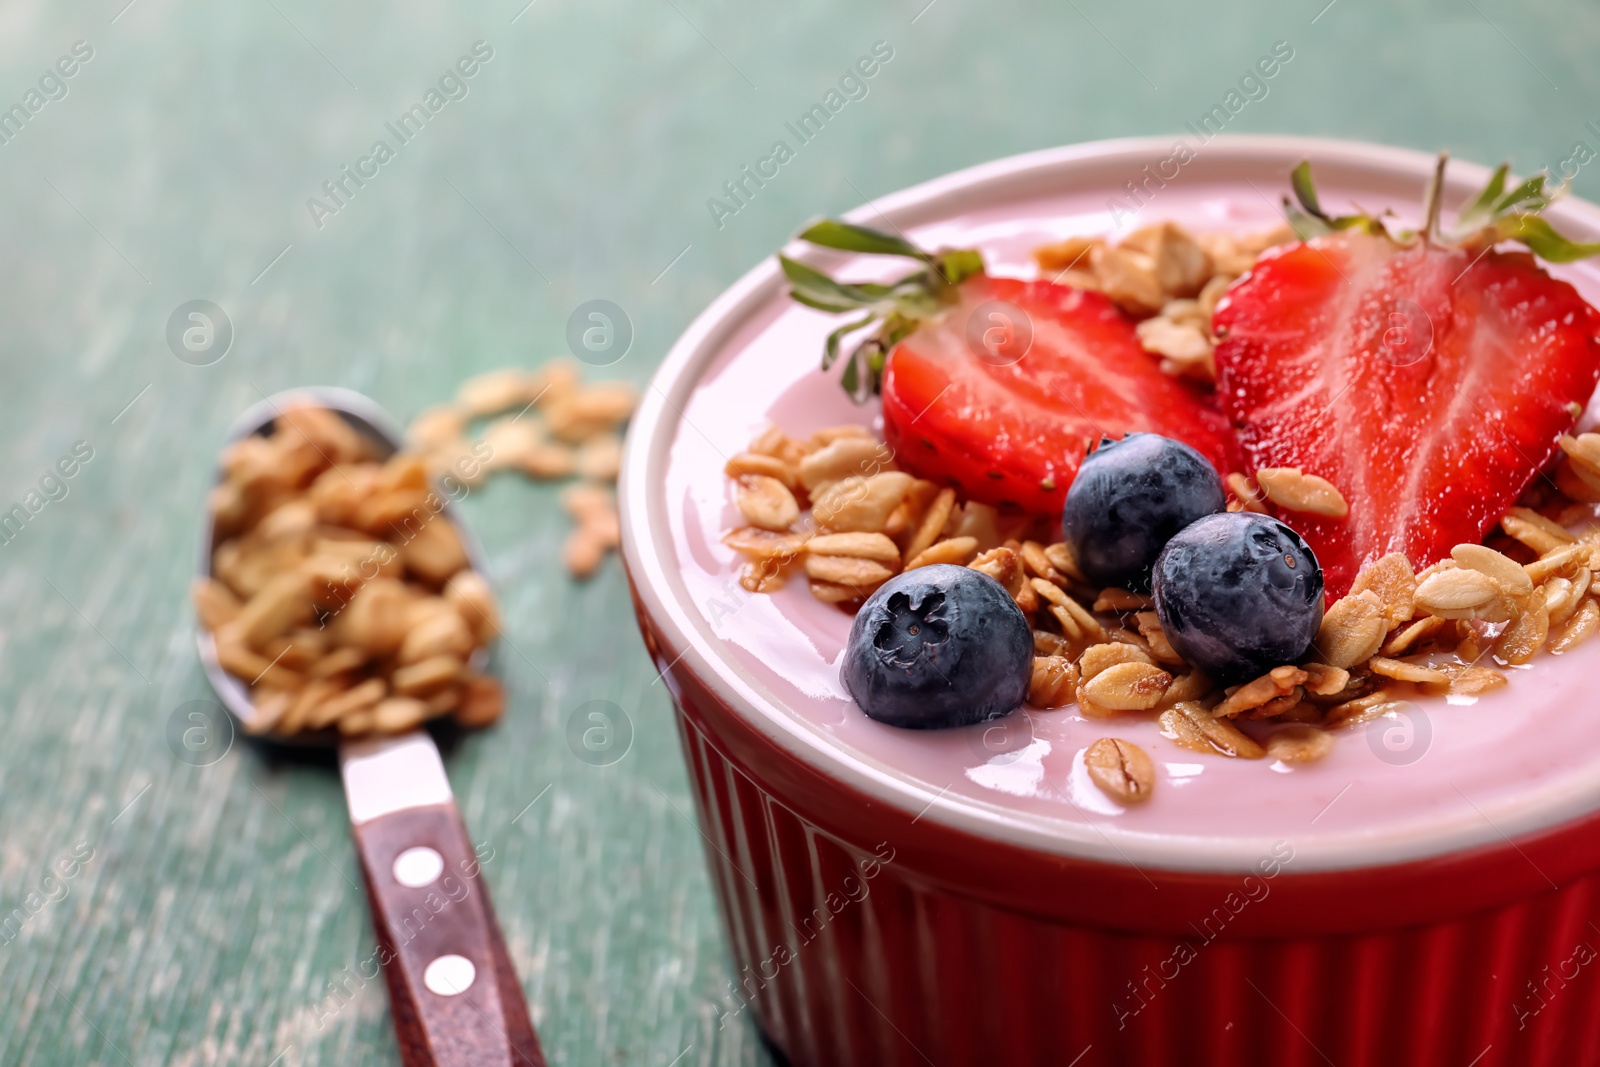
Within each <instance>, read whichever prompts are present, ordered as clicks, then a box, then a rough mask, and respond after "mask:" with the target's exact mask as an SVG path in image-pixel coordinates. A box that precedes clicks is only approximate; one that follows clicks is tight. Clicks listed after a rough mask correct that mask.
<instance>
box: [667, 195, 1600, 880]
mask: <svg viewBox="0 0 1600 1067" xmlns="http://www.w3.org/2000/svg"><path fill="white" fill-rule="evenodd" d="M1267 192H1268V193H1274V194H1275V193H1276V192H1277V190H1268V191H1267ZM1329 199H1330V200H1336V199H1337V193H1336V192H1335V193H1334V194H1333V195H1332V196H1330V198H1329ZM1280 217H1281V216H1280V215H1279V214H1278V210H1277V208H1276V206H1275V204H1273V203H1272V202H1271V201H1269V200H1268V199H1267V198H1266V194H1264V193H1262V192H1260V191H1258V190H1255V189H1252V188H1249V187H1246V188H1243V189H1242V190H1241V189H1239V188H1237V187H1234V188H1229V187H1220V186H1219V187H1210V188H1208V187H1206V186H1203V185H1197V186H1194V187H1191V188H1186V189H1178V188H1172V189H1168V190H1164V191H1163V194H1162V198H1161V199H1160V200H1158V201H1157V202H1156V203H1154V204H1152V205H1151V206H1149V207H1147V208H1146V209H1145V210H1144V212H1143V213H1142V215H1141V217H1140V218H1139V219H1138V220H1137V223H1125V224H1124V227H1123V230H1122V232H1126V230H1127V229H1128V228H1130V226H1131V225H1135V224H1143V223H1146V222H1152V221H1157V220H1159V219H1163V218H1170V219H1176V220H1178V221H1180V222H1183V223H1184V224H1186V225H1188V226H1190V227H1191V228H1192V229H1194V230H1197V231H1203V230H1238V231H1241V232H1242V231H1249V230H1255V229H1261V228H1265V227H1268V226H1271V225H1274V224H1275V223H1276V222H1277V221H1278V220H1279V218H1280ZM1114 229H1115V228H1114V226H1113V220H1112V218H1111V217H1110V215H1109V214H1108V213H1107V212H1106V210H1105V206H1104V200H1103V198H1102V199H1098V200H1097V199H1095V198H1090V197H1077V198H1067V197H1062V198H1057V199H1050V200H1042V201H1037V202H1033V203H1030V204H1026V205H1024V206H1022V207H1019V206H1017V205H1014V204H1013V205H1009V206H1008V207H1006V208H1005V209H1003V210H1002V209H996V210H993V211H988V212H979V213H974V214H971V215H968V216H964V217H961V218H959V219H955V220H952V221H947V222H943V223H939V224H937V225H931V226H926V227H923V228H921V229H918V230H916V231H914V232H912V233H911V234H910V235H909V236H911V237H912V239H913V240H915V241H917V242H918V243H919V244H921V245H923V246H924V247H930V246H940V245H961V246H977V247H979V248H981V250H982V251H983V253H984V257H985V260H986V262H987V263H988V264H989V268H990V270H991V271H992V272H994V273H997V274H1010V275H1014V276H1019V277H1031V276H1034V273H1035V272H1034V268H1033V266H1032V262H1031V260H1030V258H1029V251H1030V250H1031V249H1032V248H1033V247H1035V246H1036V245H1039V244H1042V243H1045V242H1047V241H1050V240H1053V239H1058V238H1059V237H1061V236H1063V235H1066V234H1096V233H1112V232H1113V231H1114ZM904 269H905V266H904V264H903V263H901V264H896V263H894V262H892V261H884V260H876V261H874V260H859V261H853V262H851V263H850V264H849V265H848V266H847V268H846V273H847V274H848V275H849V276H850V277H851V278H853V279H868V278H881V277H885V276H889V275H892V274H894V273H896V272H900V271H904ZM1558 273H1559V274H1561V276H1563V277H1565V278H1567V279H1568V280H1570V281H1572V282H1573V283H1574V284H1576V285H1577V286H1578V287H1579V289H1580V290H1581V291H1583V292H1584V294H1585V296H1586V297H1587V298H1588V299H1590V300H1591V302H1600V273H1597V272H1596V271H1595V270H1594V269H1593V268H1592V267H1584V266H1580V267H1576V268H1566V269H1562V270H1560V271H1559V272H1558ZM835 325H837V322H836V320H835V318H834V317H833V316H829V315H825V314H822V313H820V312H815V311H812V310H810V309H806V308H801V307H798V306H795V305H791V304H788V303H786V302H784V301H782V300H780V299H774V300H770V301H768V302H767V303H766V304H764V305H763V306H762V307H761V309H760V311H759V313H758V314H755V315H753V316H750V317H748V318H747V319H746V320H745V322H744V323H743V325H742V327H741V328H740V329H739V330H737V331H736V332H735V333H734V334H733V336H732V337H731V339H730V340H729V341H728V342H727V343H726V344H724V345H723V346H722V348H721V350H720V351H719V352H718V353H717V355H716V358H715V359H714V360H713V361H712V363H711V364H710V366H709V368H708V370H707V371H706V373H704V374H703V375H702V377H701V378H700V380H699V382H698V384H697V386H696V387H695V389H694V391H693V392H692V394H691V395H690V397H689V399H688V403H687V404H686V405H685V406H684V407H683V409H682V413H681V419H680V420H679V425H678V427H677V432H676V437H675V441H674V443H673V446H672V451H671V456H670V460H669V462H668V464H667V466H666V478H665V486H664V501H665V508H666V514H667V522H668V526H669V528H670V529H669V532H668V534H669V536H668V546H669V551H670V552H671V553H672V554H674V555H675V557H676V558H675V561H674V562H675V564H676V566H677V567H678V568H679V573H680V574H681V579H682V582H683V584H684V587H685V589H686V590H687V594H688V595H687V602H688V610H689V611H690V612H692V613H696V614H697V615H698V618H697V619H696V620H695V622H696V624H697V625H696V628H697V629H699V630H701V631H702V632H703V633H706V634H709V635H710V636H711V638H712V641H713V644H714V645H715V647H716V649H717V654H718V655H719V656H720V657H721V659H722V660H723V664H724V666H725V667H726V668H727V669H730V670H732V671H733V672H735V673H736V674H737V675H738V676H739V678H740V679H741V681H742V682H743V683H744V684H746V685H748V686H749V687H751V688H752V689H753V690H754V691H756V692H757V693H759V695H760V697H761V699H762V701H763V702H764V703H765V704H766V705H768V707H767V708H766V709H764V713H765V714H772V715H778V716H783V717H786V718H787V719H788V720H789V725H797V726H798V727H799V728H800V729H801V730H802V731H804V732H808V733H810V734H812V735H814V736H815V737H817V738H820V739H822V741H823V742H824V743H825V744H826V745H829V746H835V747H836V748H837V749H838V750H840V751H841V752H843V753H845V754H847V755H848V756H850V757H851V758H852V760H854V761H858V762H859V764H861V765H865V766H867V767H869V768H871V769H873V770H875V771H877V772H880V773H882V774H884V775H888V776H890V777H891V778H892V779H894V780H896V781H899V782H903V783H909V784H910V785H912V786H915V787H916V789H914V790H913V792H914V793H916V795H917V796H926V797H927V798H928V800H927V804H928V817H931V818H936V819H937V818H952V817H954V816H958V815H959V816H964V817H966V818H967V820H968V822H967V825H970V824H971V818H972V817H977V818H978V819H979V821H980V823H984V822H986V823H987V824H988V825H992V826H995V827H1000V828H1007V827H1009V828H1012V829H1015V828H1023V829H1024V830H1025V831H1026V832H1027V834H1028V836H1029V840H1031V841H1033V842H1035V843H1038V842H1040V841H1043V842H1045V843H1046V845H1045V846H1044V847H1049V843H1050V842H1052V841H1054V842H1059V845H1060V848H1061V850H1063V851H1069V852H1076V853H1082V854H1087V855H1094V856H1102V857H1107V858H1120V859H1121V860H1124V861H1128V862H1134V863H1143V862H1153V863H1156V864H1159V865H1170V866H1175V867H1196V866H1198V867H1206V866H1209V865H1210V864H1211V859H1210V857H1232V860H1230V861H1228V862H1229V863H1233V862H1234V861H1237V863H1238V864H1239V865H1241V866H1242V865H1247V859H1246V858H1247V857H1249V856H1250V855H1252V854H1257V855H1259V854H1263V853H1264V852H1266V851H1267V850H1268V849H1270V848H1271V847H1272V844H1273V843H1274V842H1276V841H1282V840H1288V841H1291V842H1292V843H1293V844H1294V846H1295V848H1296V855H1297V857H1298V858H1297V860H1296V865H1297V866H1298V867H1300V868H1318V867H1343V866H1351V865H1359V864H1365V863H1374V862H1385V861H1389V860H1394V859H1400V858H1406V857H1414V856H1417V855H1425V854H1429V853H1430V852H1438V851H1445V850H1449V849H1454V848H1460V847H1465V846H1470V845H1472V844H1475V843H1485V844H1486V843H1490V842H1499V841H1502V840H1503V837H1502V835H1515V834H1517V833H1519V832H1526V831H1527V830H1529V829H1532V828H1534V827H1536V826H1537V825H1540V824H1541V823H1548V822H1549V821H1550V815H1549V813H1550V811H1551V810H1552V808H1553V807H1555V808H1561V809H1562V810H1564V811H1566V812H1568V813H1569V814H1576V813H1578V812H1581V811H1582V810H1585V809H1586V808H1591V807H1594V806H1596V804H1597V803H1600V701H1597V699H1596V695H1595V694H1596V681H1597V668H1600V639H1596V640H1593V641H1591V642H1590V643H1588V644H1585V645H1580V646H1579V647H1578V648H1577V649H1575V650H1574V651H1572V652H1571V653H1568V654H1566V655H1562V656H1553V655H1550V654H1548V653H1542V654H1541V655H1540V656H1539V657H1538V658H1537V659H1536V660H1535V662H1534V663H1532V664H1530V665H1528V666H1527V667H1523V668H1512V669H1509V670H1508V673H1509V674H1510V677H1511V681H1510V684H1509V685H1507V686H1505V687H1503V688H1501V689H1499V690H1496V691H1494V692H1491V693H1489V694H1486V695H1483V696H1481V697H1478V698H1448V699H1447V698H1443V697H1439V698H1419V699H1418V700H1416V701H1415V702H1414V704H1412V705H1411V710H1410V711H1409V712H1408V713H1406V714H1403V715H1396V716H1391V717H1388V718H1382V719H1378V720H1376V721H1374V722H1372V723H1370V724H1367V725H1364V726H1360V727H1356V728H1353V729H1347V730H1340V731H1337V732H1336V737H1337V743H1336V744H1335V746H1334V748H1333V751H1332V753H1331V755H1329V756H1328V757H1327V758H1325V759H1323V760H1322V761H1320V762H1318V763H1314V764H1310V765H1298V766H1290V765H1287V764H1283V763H1276V762H1273V761H1271V760H1239V759H1227V758H1224V757H1220V756H1213V755H1206V754H1200V753H1196V752H1192V751H1188V750H1186V749H1183V748H1180V747H1178V746H1177V745H1176V744H1174V743H1173V742H1172V741H1170V740H1168V739H1166V738H1164V737H1163V736H1161V734H1160V732H1159V730H1158V728H1157V725H1156V723H1155V721H1154V716H1153V715H1138V716H1124V717H1121V718H1118V719H1114V720H1109V721H1107V720H1089V719H1085V718H1084V717H1083V716H1081V715H1079V714H1078V712H1077V710H1076V708H1075V707H1068V708H1066V709H1062V710H1056V711H1036V710H1033V709H1031V708H1024V709H1023V710H1021V711H1019V712H1017V713H1015V714H1014V715H1012V716H1010V717H1009V718H1007V719H1003V720H999V721H996V722H994V723H990V724H986V725H982V726H974V727H968V728H961V729H953V730H939V731H911V730H903V729H897V728H894V727H890V726H884V725H880V724H878V723H876V722H873V721H872V720H870V719H868V718H867V717H866V716H865V715H864V714H862V712H861V711H860V709H859V708H857V707H856V706H855V704H854V703H853V702H852V701H851V699H850V698H849V696H848V695H847V694H846V693H845V691H844V689H843V687H842V685H841V683H840V681H839V669H838V667H839V661H840V657H841V654H842V650H843V646H844V642H845V640H846V637H847V634H848V632H849V628H850V623H851V617H850V616H849V615H847V614H845V613H844V612H842V611H840V610H839V609H838V608H835V607H832V606H829V605H826V604H822V603H819V602H818V601H816V600H813V599H812V597H811V596H810V594H809V592H808V591H807V589H806V583H805V581H804V579H803V577H797V578H796V579H794V580H792V581H790V583H789V584H788V585H787V587H785V588H784V589H782V590H780V591H778V592H777V593H775V594H751V593H748V592H746V591H745V590H743V589H742V588H741V587H740V586H739V584H738V580H737V578H738V572H739V567H740V564H741V562H742V560H741V558H740V557H739V556H738V554H737V553H735V552H733V551H732V550H731V549H729V548H727V547H725V546H723V545H722V544H721V543H720V540H719V539H720V537H721V536H722V534H723V533H724V532H725V531H727V530H728V529H731V528H733V527H735V526H738V525H740V524H741V519H740V517H739V514H738V511H737V509H736V508H735V507H734V505H733V500H732V495H731V493H730V487H729V484H728V481H727V479H726V478H725V476H724V475H723V471H722V468H723V464H724V462H725V461H726V459H727V458H728V457H729V456H732V455H734V454H735V453H737V452H739V451H742V450H743V449H744V448H745V446H746V445H747V444H748V443H749V441H750V440H751V439H752V438H753V437H755V436H756V434H758V433H759V432H760V431H761V430H762V429H763V428H764V427H765V426H766V425H767V424H768V423H769V422H771V423H776V424H777V425H778V426H780V427H781V428H783V429H784V430H785V431H786V432H788V433H790V434H793V435H797V436H805V435H806V434H808V433H809V432H810V431H813V430H816V429H818V428H821V427H824V426H830V425H836V424H839V423H843V422H872V421H873V420H874V419H875V418H876V416H877V411H876V405H875V403H874V404H872V405H868V406H865V407H858V406H856V405H855V404H853V403H852V402H851V401H850V400H849V399H848V398H847V397H846V396H845V395H844V393H843V392H842V390H841V389H840V388H839V386H838V385H837V384H836V383H835V382H834V381H833V380H832V379H831V378H829V377H824V376H823V375H822V374H821V373H820V372H819V371H818V369H817V360H818V356H819V354H820V352H821V348H822V343H823V338H824V336H825V335H826V334H827V332H828V331H829V330H830V329H832V328H833V327H834V326H835ZM1106 736H1117V737H1122V738H1126V739H1128V740H1131V741H1134V742H1135V743H1137V744H1139V745H1140V746H1142V747H1143V748H1144V749H1145V750H1146V751H1147V752H1148V753H1149V754H1150V756H1151V758H1152V759H1153V761H1154V762H1155V765H1156V768H1157V775H1158V782H1157V785H1156V789H1155V791H1154V795H1153V796H1152V798H1151V799H1150V800H1149V801H1148V802H1147V803H1144V804H1141V805H1138V806H1135V807H1128V808H1124V807H1122V806H1121V805H1119V804H1117V803H1116V802H1114V801H1112V800H1111V799H1109V798H1108V797H1106V796H1105V795H1104V794H1102V793H1101V792H1100V791H1099V790H1098V789H1097V788H1095V786H1094V785H1093V784H1092V783H1091V782H1090V781H1089V780H1088V778H1087V777H1086V774H1085V771H1084V764H1083V751H1084V749H1085V747H1086V746H1087V745H1089V744H1090V743H1091V742H1093V741H1094V740H1096V739H1097V738H1100V737H1106Z"/></svg>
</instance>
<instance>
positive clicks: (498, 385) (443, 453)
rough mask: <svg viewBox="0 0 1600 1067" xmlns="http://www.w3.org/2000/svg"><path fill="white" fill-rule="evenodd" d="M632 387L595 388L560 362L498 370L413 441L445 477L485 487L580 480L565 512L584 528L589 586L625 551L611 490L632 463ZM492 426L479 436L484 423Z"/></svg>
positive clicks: (427, 414) (575, 569) (579, 548)
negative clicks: (517, 480) (625, 440)
mask: <svg viewBox="0 0 1600 1067" xmlns="http://www.w3.org/2000/svg"><path fill="white" fill-rule="evenodd" d="M638 400H639V396H638V390H637V389H636V388H634V386H633V385H631V384H630V383H628V382H591V383H585V382H584V381H583V380H582V378H581V373H580V369H579V367H578V364H577V363H575V362H574V361H572V360H569V359H555V360H551V361H550V362H548V363H545V364H544V365H542V366H540V367H536V368H534V369H532V370H524V369H522V368H516V367H511V368H506V369H505V370H497V371H489V372H487V373H485V374H480V375H478V376H477V377H474V378H470V379H468V380H467V381H466V382H464V383H463V384H462V386H461V388H460V389H459V390H457V392H456V397H455V399H454V400H453V401H451V402H450V403H448V404H441V405H438V406H436V407H432V408H429V409H428V410H426V411H424V412H423V413H422V414H421V415H418V416H417V417H416V419H414V420H413V421H412V423H411V426H410V427H409V428H408V430H407V432H406V435H407V437H408V439H409V440H410V441H411V443H412V444H413V445H414V446H415V447H416V448H418V449H419V450H420V451H421V452H422V453H423V455H424V457H425V459H426V462H427V465H428V470H429V472H430V473H432V474H433V475H434V476H435V477H436V478H456V479H459V480H460V481H461V482H463V483H464V484H467V485H477V484H479V483H480V482H482V481H483V480H484V479H485V478H487V477H488V476H489V475H490V474H493V473H495V472H497V471H518V472H521V473H522V474H523V475H525V476H526V477H528V478H532V479H534V480H537V481H566V480H569V479H571V480H573V484H572V487H571V489H570V490H569V491H568V495H567V496H566V497H565V498H564V500H565V508H566V510H567V512H568V513H569V514H570V515H571V516H572V518H573V522H574V528H573V531H572V533H571V534H570V535H569V537H568V539H567V545H566V549H565V552H564V558H565V560H566V564H567V569H568V571H569V572H570V573H571V574H572V575H573V576H574V577H576V578H588V577H589V576H591V575H592V574H594V572H595V571H596V570H597V569H598V568H599V566H600V563H601V561H602V560H603V559H604V558H605V554H606V553H607V552H608V551H611V550H613V549H615V548H616V547H617V513H616V504H615V501H614V497H613V495H612V493H611V490H610V489H609V488H608V487H609V486H613V485H615V484H616V480H617V471H618V469H619V467H620V466H621V463H622V428H623V426H624V425H625V424H626V423H627V421H628V419H629V417H630V416H631V415H632V414H633V409H634V407H635V406H636V405H637V404H638ZM484 420H487V422H486V423H485V424H484V425H483V426H482V428H481V430H480V431H479V432H478V434H477V435H476V436H474V433H473V426H474V424H475V423H479V422H484Z"/></svg>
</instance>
